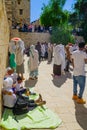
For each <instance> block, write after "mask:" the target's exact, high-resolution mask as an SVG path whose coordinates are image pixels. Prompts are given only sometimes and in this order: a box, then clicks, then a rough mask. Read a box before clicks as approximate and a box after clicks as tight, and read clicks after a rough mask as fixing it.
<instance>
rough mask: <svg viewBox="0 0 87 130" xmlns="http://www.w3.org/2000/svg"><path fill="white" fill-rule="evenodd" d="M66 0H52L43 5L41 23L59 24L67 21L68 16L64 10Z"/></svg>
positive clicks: (48, 24) (47, 24)
mask: <svg viewBox="0 0 87 130" xmlns="http://www.w3.org/2000/svg"><path fill="white" fill-rule="evenodd" d="M65 2H66V0H50V1H49V4H48V5H47V6H46V5H43V8H42V14H41V16H40V21H41V24H42V25H44V26H58V25H59V24H61V23H65V21H66V19H67V16H66V13H64V11H63V10H62V8H63V6H64V4H65Z"/></svg>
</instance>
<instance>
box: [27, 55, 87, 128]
mask: <svg viewBox="0 0 87 130" xmlns="http://www.w3.org/2000/svg"><path fill="white" fill-rule="evenodd" d="M27 60H28V57H27V56H25V78H26V80H25V86H26V87H33V88H34V91H35V92H37V93H41V95H42V97H43V99H44V100H46V106H47V107H48V108H49V109H51V110H52V111H54V112H55V113H56V114H57V115H58V116H59V117H60V118H61V119H62V124H61V125H60V126H59V127H58V128H56V129H55V130H87V103H86V104H85V105H81V104H77V103H76V102H74V101H73V100H72V91H73V82H72V71H71V73H66V75H62V76H61V77H58V78H53V77H52V75H51V74H52V63H51V64H47V61H42V62H41V63H40V65H39V76H38V80H33V81H31V80H29V72H28V68H27ZM71 69H72V68H71ZM86 70H87V65H86ZM86 74H87V72H86ZM84 98H85V99H86V101H87V82H86V89H85V92H84ZM40 130H42V129H40ZM45 130H46V129H45Z"/></svg>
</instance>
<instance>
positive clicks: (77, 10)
mask: <svg viewBox="0 0 87 130" xmlns="http://www.w3.org/2000/svg"><path fill="white" fill-rule="evenodd" d="M70 22H71V23H72V25H74V26H76V27H78V28H82V32H81V33H80V35H82V36H83V37H84V39H85V41H86V42H87V0H77V1H76V3H75V5H74V12H73V13H72V14H71V15H70Z"/></svg>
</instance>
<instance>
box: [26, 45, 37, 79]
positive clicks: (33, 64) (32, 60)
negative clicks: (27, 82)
mask: <svg viewBox="0 0 87 130" xmlns="http://www.w3.org/2000/svg"><path fill="white" fill-rule="evenodd" d="M38 65H39V54H38V51H37V50H36V49H35V46H34V45H31V46H30V57H29V63H28V68H29V70H30V79H32V80H34V79H37V78H38Z"/></svg>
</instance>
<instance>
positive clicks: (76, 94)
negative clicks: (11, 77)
mask: <svg viewBox="0 0 87 130" xmlns="http://www.w3.org/2000/svg"><path fill="white" fill-rule="evenodd" d="M84 47H85V43H84V42H81V43H79V49H78V50H76V51H74V52H73V53H72V63H73V97H72V99H73V100H76V102H77V103H79V104H85V103H86V101H85V100H84V99H83V93H84V89H85V83H86V76H85V63H86V62H87V54H86V53H85V52H84ZM77 85H79V91H78V88H77Z"/></svg>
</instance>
